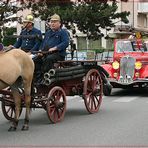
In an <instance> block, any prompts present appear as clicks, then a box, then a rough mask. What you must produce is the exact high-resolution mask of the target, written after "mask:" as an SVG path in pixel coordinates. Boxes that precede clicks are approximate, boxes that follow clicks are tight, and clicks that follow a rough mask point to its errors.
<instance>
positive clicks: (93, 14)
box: [32, 0, 130, 40]
mask: <svg viewBox="0 0 148 148" xmlns="http://www.w3.org/2000/svg"><path fill="white" fill-rule="evenodd" d="M117 9H118V7H117V2H116V0H113V1H112V2H110V4H109V3H108V0H101V1H98V0H78V1H77V2H72V1H70V0H64V1H60V0H44V1H42V0H40V1H39V2H38V3H33V4H32V10H33V12H34V15H35V16H40V17H41V19H44V20H46V19H47V18H48V17H49V16H51V15H53V14H54V13H57V14H59V15H60V16H61V18H62V20H63V24H64V25H65V26H66V27H67V28H68V29H70V28H71V29H72V30H73V32H75V30H74V29H75V28H74V24H77V27H78V29H79V30H80V31H81V32H83V33H85V34H86V35H87V36H88V38H92V39H94V40H96V39H98V38H100V37H102V36H103V34H102V33H101V28H103V29H107V30H110V29H111V28H112V27H114V26H115V24H114V22H115V21H114V20H116V19H120V20H121V21H122V22H124V23H128V19H127V16H128V15H129V14H130V13H129V12H121V13H119V12H117Z"/></svg>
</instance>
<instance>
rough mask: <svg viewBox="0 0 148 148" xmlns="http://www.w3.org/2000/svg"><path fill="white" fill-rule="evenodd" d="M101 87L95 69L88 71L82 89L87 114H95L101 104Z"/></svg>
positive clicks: (99, 77) (98, 75) (100, 80)
mask: <svg viewBox="0 0 148 148" xmlns="http://www.w3.org/2000/svg"><path fill="white" fill-rule="evenodd" d="M102 92H103V85H102V79H101V76H100V74H99V72H98V70H96V69H91V70H89V71H88V73H87V75H86V77H85V81H84V88H83V99H84V102H85V106H86V109H87V111H88V112H89V113H96V112H98V110H99V107H100V105H101V102H102Z"/></svg>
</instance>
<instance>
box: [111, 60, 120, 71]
mask: <svg viewBox="0 0 148 148" xmlns="http://www.w3.org/2000/svg"><path fill="white" fill-rule="evenodd" d="M112 67H113V69H115V70H117V69H119V62H117V61H115V62H113V63H112Z"/></svg>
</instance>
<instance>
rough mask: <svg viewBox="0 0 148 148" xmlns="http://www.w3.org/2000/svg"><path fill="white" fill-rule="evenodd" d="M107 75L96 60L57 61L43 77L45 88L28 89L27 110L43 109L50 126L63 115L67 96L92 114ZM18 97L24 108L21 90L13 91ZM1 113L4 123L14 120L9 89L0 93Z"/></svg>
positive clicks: (99, 102) (33, 87)
mask: <svg viewBox="0 0 148 148" xmlns="http://www.w3.org/2000/svg"><path fill="white" fill-rule="evenodd" d="M106 77H108V73H107V72H106V71H105V70H104V69H103V68H102V67H101V66H100V65H98V62H97V61H96V60H85V61H84V60H81V61H71V60H69V61H61V62H58V67H57V68H55V69H51V70H49V71H48V72H47V73H45V74H44V81H45V84H40V85H38V84H36V83H34V84H33V85H32V93H31V108H43V109H45V110H46V112H47V115H48V117H49V119H50V121H51V122H52V123H56V122H59V121H61V120H62V119H63V118H64V115H65V111H66V104H67V103H66V102H67V98H68V97H67V96H74V95H79V96H81V97H82V99H83V100H84V104H85V106H86V109H87V111H88V112H89V113H96V112H98V110H99V107H100V105H101V102H102V94H103V92H102V91H103V84H104V83H107V79H106ZM17 89H18V91H19V92H20V95H21V99H22V101H21V109H20V114H21V112H22V108H23V107H26V104H25V97H24V93H23V91H24V88H23V87H21V85H20V86H19V88H17ZM0 94H1V97H0V100H1V102H2V103H1V104H2V112H3V114H4V116H5V118H6V119H8V120H13V119H14V118H15V102H14V99H13V96H12V93H11V89H10V87H8V88H7V89H2V90H0Z"/></svg>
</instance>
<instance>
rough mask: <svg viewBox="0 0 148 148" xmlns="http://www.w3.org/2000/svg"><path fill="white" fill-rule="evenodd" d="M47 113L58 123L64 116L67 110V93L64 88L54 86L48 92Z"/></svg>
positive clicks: (53, 121) (52, 120)
mask: <svg viewBox="0 0 148 148" xmlns="http://www.w3.org/2000/svg"><path fill="white" fill-rule="evenodd" d="M46 107H47V114H48V117H49V119H50V120H51V122H52V123H57V122H59V121H61V120H62V119H63V118H64V115H65V111H66V95H65V92H64V90H63V89H62V88H61V87H59V86H56V87H53V88H52V89H51V90H50V92H49V94H48V101H47V105H46Z"/></svg>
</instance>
